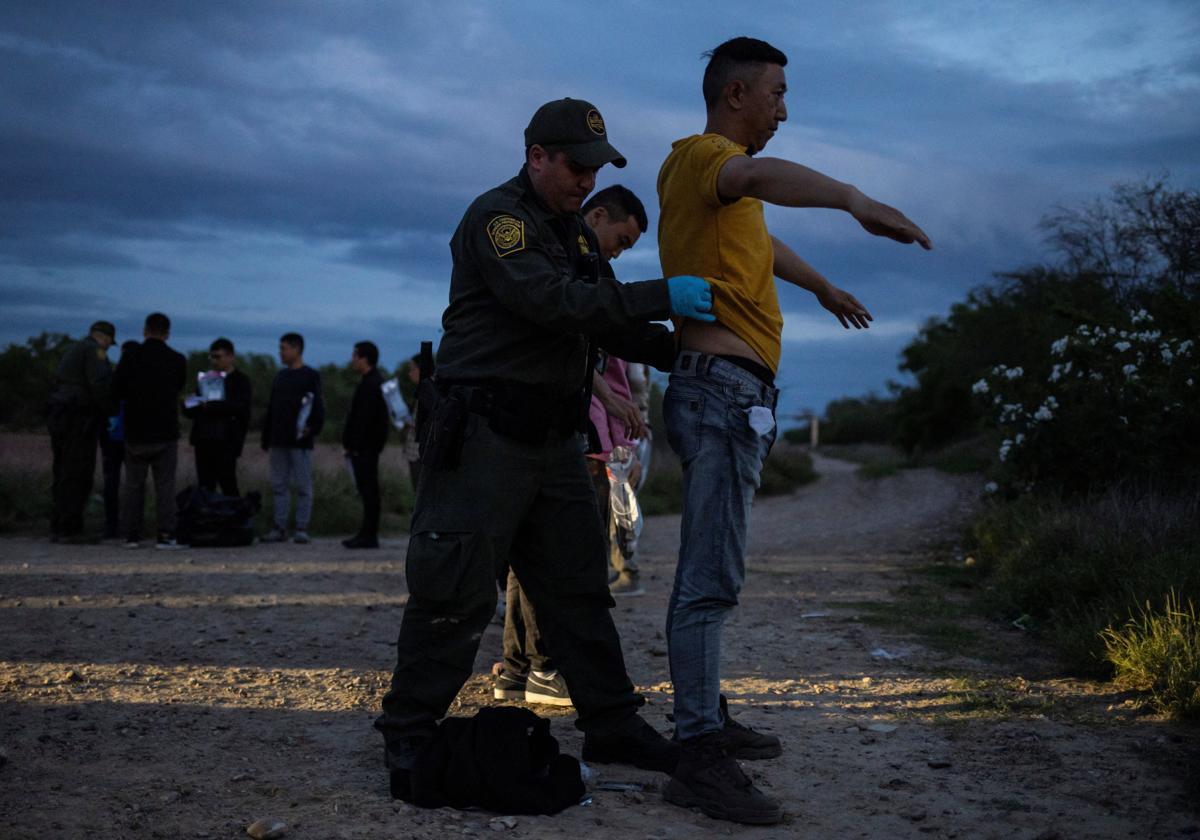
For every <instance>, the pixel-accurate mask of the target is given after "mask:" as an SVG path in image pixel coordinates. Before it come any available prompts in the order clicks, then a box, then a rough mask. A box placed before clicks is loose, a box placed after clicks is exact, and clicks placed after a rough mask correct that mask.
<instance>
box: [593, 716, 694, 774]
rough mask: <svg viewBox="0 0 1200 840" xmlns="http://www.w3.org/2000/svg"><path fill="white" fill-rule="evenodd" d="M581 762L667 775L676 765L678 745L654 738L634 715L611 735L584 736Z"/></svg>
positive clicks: (654, 733)
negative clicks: (635, 768)
mask: <svg viewBox="0 0 1200 840" xmlns="http://www.w3.org/2000/svg"><path fill="white" fill-rule="evenodd" d="M583 760H584V761H591V762H593V763H595V764H632V765H633V766H634V767H640V768H642V769H643V770H657V771H659V772H660V773H670V772H672V771H673V770H674V769H675V765H676V764H678V763H679V745H678V744H676V743H674V742H672V741H668V740H667V739H666V738H664V737H663V736H662V735H660V734H658V731H657V730H656V729H655V728H654V727H653V726H651V725H650V724H648V723H646V721H645V720H644V719H643V718H642V717H641V716H640V715H634V716H633V717H632V718H631V719H630V720H629V721H628V722H627V723H626V724H625V725H624V726H622V727H621V728H620V729H618V730H617V731H615V732H606V733H603V734H593V733H591V732H587V733H584V736H583Z"/></svg>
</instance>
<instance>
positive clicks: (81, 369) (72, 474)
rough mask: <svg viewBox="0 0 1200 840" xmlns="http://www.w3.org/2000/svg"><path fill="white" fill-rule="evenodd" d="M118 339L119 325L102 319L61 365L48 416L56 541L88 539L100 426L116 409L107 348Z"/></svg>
mask: <svg viewBox="0 0 1200 840" xmlns="http://www.w3.org/2000/svg"><path fill="white" fill-rule="evenodd" d="M116 338H117V329H116V327H114V326H113V325H112V324H111V323H110V322H108V321H97V322H96V323H94V324H92V326H91V327H90V328H89V329H88V334H87V336H86V337H85V338H83V339H81V340H79V341H77V342H76V343H75V344H73V345H72V346H71V347H70V348H69V349H68V350H67V352H66V354H65V355H64V356H63V358H62V361H61V362H60V363H59V365H58V374H57V376H56V377H55V379H56V382H55V388H54V391H53V392H52V393H51V395H50V404H49V406H48V408H49V415H48V417H47V425H48V426H49V429H50V445H51V448H52V451H53V459H54V461H53V464H54V466H53V475H54V478H53V484H52V487H51V493H52V496H53V503H54V511H53V513H52V514H51V517H50V530H51V539H52V540H55V541H59V540H68V541H72V542H74V541H78V540H81V539H83V509H84V507H85V506H86V505H87V500H88V497H89V496H91V493H92V478H93V476H94V474H95V472H96V447H97V446H98V445H99V440H100V438H99V434H100V426H101V424H102V423H103V422H104V420H105V418H106V417H107V416H108V415H109V414H112V413H113V402H112V365H111V364H110V363H109V361H108V348H109V347H112V346H113V343H114V342H115V341H116Z"/></svg>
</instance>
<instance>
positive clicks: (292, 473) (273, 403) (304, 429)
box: [262, 332, 325, 543]
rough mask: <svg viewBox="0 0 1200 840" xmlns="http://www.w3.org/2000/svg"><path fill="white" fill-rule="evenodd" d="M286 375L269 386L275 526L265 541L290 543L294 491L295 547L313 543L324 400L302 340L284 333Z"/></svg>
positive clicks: (266, 437)
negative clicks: (315, 459) (316, 451)
mask: <svg viewBox="0 0 1200 840" xmlns="http://www.w3.org/2000/svg"><path fill="white" fill-rule="evenodd" d="M279 361H280V362H281V363H282V364H283V370H281V371H279V373H277V374H275V381H274V382H272V383H271V398H270V401H269V402H268V403H267V416H266V418H265V419H264V420H263V431H262V448H263V451H265V452H267V453H268V454H269V456H270V467H271V492H272V494H273V496H274V499H275V507H274V512H273V515H274V525H273V526H272V527H271V530H270V532H269V533H268V534H267V535H266V536H265V537H263V542H283V541H284V540H286V539H287V523H288V513H289V510H290V508H291V496H290V489H291V488H293V487H294V488H295V490H296V532H295V534H293V536H292V539H293V541H294V542H297V543H307V542H309V537H308V522H309V519H310V518H311V517H312V450H313V440H314V439H315V438H316V436H317V435H319V434H320V433H321V429H322V427H323V426H324V425H325V400H324V398H323V397H322V396H321V375H320V374H319V373H317V372H316V371H315V370H313V369H312V368H310V367H309V366H308V365H306V364H304V336H302V335H300V334H299V333H294V332H290V333H284V334H283V335H282V336H280V338H279Z"/></svg>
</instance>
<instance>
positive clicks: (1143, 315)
mask: <svg viewBox="0 0 1200 840" xmlns="http://www.w3.org/2000/svg"><path fill="white" fill-rule="evenodd" d="M1129 320H1130V321H1132V322H1133V323H1135V324H1140V323H1141V322H1142V321H1153V320H1154V318H1152V317H1151V316H1150V313H1149V312H1147V311H1146V310H1145V309H1139V310H1138V311H1137V312H1134V313H1133V315H1132V316H1131V317H1130V319H1129Z"/></svg>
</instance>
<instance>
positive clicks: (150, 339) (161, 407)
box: [113, 312, 187, 549]
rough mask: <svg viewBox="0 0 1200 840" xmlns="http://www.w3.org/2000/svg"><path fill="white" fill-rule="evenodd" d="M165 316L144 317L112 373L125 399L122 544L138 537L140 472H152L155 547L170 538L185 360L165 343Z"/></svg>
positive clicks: (170, 543) (165, 545) (142, 494)
mask: <svg viewBox="0 0 1200 840" xmlns="http://www.w3.org/2000/svg"><path fill="white" fill-rule="evenodd" d="M170 335H171V319H170V318H168V317H167V316H166V315H164V314H162V313H161V312H152V313H150V314H149V315H147V316H146V325H145V327H144V328H143V330H142V336H143V338H144V340H143V341H142V343H141V344H140V345H139V346H137V347H134V348H131V351H130V352H129V353H122V355H121V361H120V363H119V364H118V365H117V371H116V373H115V374H113V394H114V396H115V397H116V398H117V399H119V400H123V401H124V402H125V488H124V492H123V493H122V496H121V520H122V527H123V528H124V531H125V536H126V542H125V547H126V548H137V547H138V545H139V541H140V540H141V532H142V524H143V523H142V517H143V511H144V509H145V504H146V474H147V472H148V471H150V470H153V471H154V509H155V514H156V518H157V522H158V540H157V547H158V548H162V549H173V548H179V547H180V546H179V545H178V544H177V543H176V542H175V469H176V466H177V465H178V457H179V392H180V391H182V390H183V386H184V384H185V383H186V382H187V359H185V358H184V357H183V354H182V353H178V352H176V351H175V350H172V349H171V348H170V347H168V346H167V339H168V338H169V337H170Z"/></svg>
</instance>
